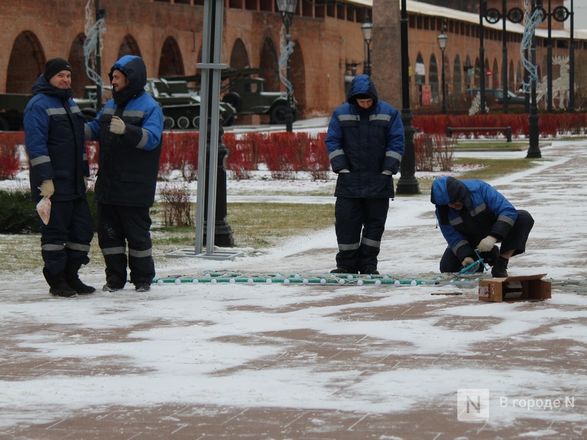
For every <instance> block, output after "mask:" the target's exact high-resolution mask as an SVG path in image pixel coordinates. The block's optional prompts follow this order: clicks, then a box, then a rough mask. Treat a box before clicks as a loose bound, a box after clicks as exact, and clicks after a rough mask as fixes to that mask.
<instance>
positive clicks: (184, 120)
mask: <svg viewBox="0 0 587 440" xmlns="http://www.w3.org/2000/svg"><path fill="white" fill-rule="evenodd" d="M145 90H147V92H148V93H150V94H151V95H152V96H153V97H154V98H155V99H156V100H157V101H158V102H159V104H160V105H161V109H162V110H163V116H164V117H165V128H166V129H171V128H181V129H198V128H199V127H200V96H199V95H198V94H197V93H196V92H194V91H191V90H190V89H189V88H188V84H187V81H185V80H180V79H173V80H171V79H165V78H159V79H148V80H147V85H146V86H145ZM235 115H236V110H235V109H234V107H233V106H232V105H230V104H229V103H224V102H221V103H220V122H221V123H222V125H224V126H228V125H231V124H232V122H233V120H234V117H235Z"/></svg>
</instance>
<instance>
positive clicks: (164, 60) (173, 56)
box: [159, 37, 185, 77]
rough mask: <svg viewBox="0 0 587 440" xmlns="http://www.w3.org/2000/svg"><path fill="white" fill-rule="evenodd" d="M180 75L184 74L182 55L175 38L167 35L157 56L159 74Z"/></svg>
mask: <svg viewBox="0 0 587 440" xmlns="http://www.w3.org/2000/svg"><path fill="white" fill-rule="evenodd" d="M177 75H179V76H181V75H185V70H184V67H183V57H182V56H181V49H180V48H179V44H177V40H176V39H175V38H173V37H167V38H166V39H165V42H164V43H163V47H162V49H161V56H160V57H159V76H160V77H162V76H177Z"/></svg>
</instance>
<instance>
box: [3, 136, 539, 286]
mask: <svg viewBox="0 0 587 440" xmlns="http://www.w3.org/2000/svg"><path fill="white" fill-rule="evenodd" d="M489 145H491V147H489ZM500 145H501V144H500ZM484 146H486V147H488V148H490V149H493V148H494V145H493V144H484ZM524 148H527V145H526V144H524ZM539 161H540V160H539V159H538V160H529V159H525V158H519V159H485V158H459V159H455V165H456V166H458V167H459V168H462V167H468V168H470V171H465V172H463V173H460V174H458V175H457V176H458V177H459V178H466V179H472V178H474V179H483V180H491V179H494V178H497V177H501V176H504V175H507V174H511V173H516V172H519V171H523V170H525V169H528V168H530V167H532V166H535V165H536V164H537V163H539ZM417 174H418V173H416V175H417ZM416 177H417V178H418V183H419V188H420V192H421V194H429V193H430V187H431V185H432V181H433V177H432V176H424V177H423V176H416ZM398 179H399V175H398V176H396V178H395V179H394V180H395V182H396V183H397V181H398ZM263 194H273V193H265V192H264V193H263ZM288 194H291V193H288ZM299 194H300V193H296V195H299ZM301 194H304V195H305V196H308V197H311V195H317V196H323V195H331V194H332V192H331V190H329V191H328V193H327V194H326V191H324V190H318V191H315V190H308V191H303V192H302V193H301ZM398 197H405V196H404V195H400V196H398ZM334 201H335V198H334V196H333V197H332V204H292V203H229V204H228V206H227V210H228V215H227V220H228V224H229V226H230V227H231V229H232V231H233V237H234V241H235V245H236V246H238V247H250V248H254V249H262V248H266V247H270V246H275V245H279V243H280V242H282V241H284V240H285V239H287V238H288V237H292V236H295V235H300V234H306V233H310V232H313V231H318V230H321V229H324V228H327V227H330V226H332V225H333V224H334ZM151 212H152V217H153V220H154V222H153V227H152V231H151V232H152V238H153V250H154V256H155V259H156V260H158V259H160V258H166V254H167V253H168V252H171V251H173V250H177V249H178V248H186V247H187V248H189V247H191V246H193V245H194V237H195V231H194V227H193V226H189V227H171V228H165V227H161V226H159V225H161V223H162V222H161V214H162V209H161V205H159V204H156V205H155V206H154V207H153V209H152V211H151ZM42 264H43V262H42V259H41V252H40V235H39V234H25V235H12V234H11V235H0V274H1V273H8V272H14V271H17V270H32V269H38V268H40V267H42ZM103 264H104V263H103V258H102V255H101V252H100V249H99V246H98V243H97V236H94V240H93V241H92V244H91V251H90V267H103Z"/></svg>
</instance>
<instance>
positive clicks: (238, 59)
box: [230, 38, 251, 69]
mask: <svg viewBox="0 0 587 440" xmlns="http://www.w3.org/2000/svg"><path fill="white" fill-rule="evenodd" d="M250 66H251V62H250V61H249V54H248V52H247V48H246V47H245V43H243V40H241V39H240V38H237V39H236V40H235V42H234V44H233V45H232V50H231V51H230V67H232V68H233V69H242V68H244V67H250Z"/></svg>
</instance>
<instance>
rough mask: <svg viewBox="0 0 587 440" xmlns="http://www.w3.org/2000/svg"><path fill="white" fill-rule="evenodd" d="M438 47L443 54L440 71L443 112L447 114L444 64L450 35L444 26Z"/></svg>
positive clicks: (439, 35) (439, 36)
mask: <svg viewBox="0 0 587 440" xmlns="http://www.w3.org/2000/svg"><path fill="white" fill-rule="evenodd" d="M437 38H438V47H440V53H441V56H442V63H441V66H442V67H441V68H442V71H441V72H440V78H441V79H440V83H441V86H442V113H444V114H446V113H447V110H446V82H445V79H444V72H445V70H446V68H445V64H444V51H445V50H446V43H448V35H446V32H445V28H444V26H443V29H442V31H441V32H440V34H438V37H437Z"/></svg>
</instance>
